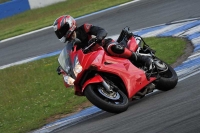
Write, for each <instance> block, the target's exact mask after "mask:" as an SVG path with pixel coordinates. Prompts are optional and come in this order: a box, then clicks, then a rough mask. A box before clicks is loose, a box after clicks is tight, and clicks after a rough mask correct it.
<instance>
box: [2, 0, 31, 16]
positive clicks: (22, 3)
mask: <svg viewBox="0 0 200 133" xmlns="http://www.w3.org/2000/svg"><path fill="white" fill-rule="evenodd" d="M27 10H30V6H29V2H28V0H12V1H9V2H5V3H2V4H0V19H3V18H7V17H10V16H13V15H16V14H19V13H21V12H24V11H27Z"/></svg>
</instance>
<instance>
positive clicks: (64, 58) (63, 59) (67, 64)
mask: <svg viewBox="0 0 200 133" xmlns="http://www.w3.org/2000/svg"><path fill="white" fill-rule="evenodd" d="M72 47H73V44H72V43H67V45H66V46H65V48H64V49H63V50H62V51H61V53H60V55H59V57H58V62H59V64H60V66H61V67H62V69H63V70H64V71H65V72H66V73H67V74H70V73H71V72H72V71H71V70H72V63H71V58H70V52H71V49H72Z"/></svg>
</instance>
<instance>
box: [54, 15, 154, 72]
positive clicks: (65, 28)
mask: <svg viewBox="0 0 200 133" xmlns="http://www.w3.org/2000/svg"><path fill="white" fill-rule="evenodd" d="M53 28H54V31H55V34H56V36H57V37H58V39H59V40H60V41H61V42H63V43H65V42H67V41H71V40H73V39H75V38H78V39H79V40H80V41H81V44H79V47H85V46H88V45H89V44H91V43H93V42H95V41H96V42H98V43H99V44H101V45H102V46H103V47H104V49H105V50H106V51H107V52H108V53H109V54H110V55H111V56H117V57H122V58H127V59H130V60H131V61H133V62H140V63H142V64H143V65H145V66H146V67H147V68H148V69H149V68H150V67H151V65H152V60H151V59H150V58H149V57H147V56H142V55H139V54H136V53H135V52H132V51H130V50H129V49H127V48H126V47H124V46H123V45H120V43H118V42H116V41H114V40H112V39H111V38H108V39H104V38H105V37H106V36H107V32H106V31H105V30H104V29H103V28H101V27H98V26H94V25H91V24H88V23H85V24H83V25H81V26H80V27H77V24H76V21H75V19H74V18H73V17H71V16H70V15H63V16H60V17H59V18H57V19H56V20H55V22H54V23H53ZM92 35H94V36H96V37H95V38H92Z"/></svg>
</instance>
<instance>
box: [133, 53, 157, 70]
mask: <svg viewBox="0 0 200 133" xmlns="http://www.w3.org/2000/svg"><path fill="white" fill-rule="evenodd" d="M130 59H131V61H133V62H139V63H141V64H142V65H144V66H145V67H147V69H148V70H151V69H152V62H153V61H152V59H151V58H150V57H148V56H144V55H140V54H136V53H135V52H132V55H131V57H130Z"/></svg>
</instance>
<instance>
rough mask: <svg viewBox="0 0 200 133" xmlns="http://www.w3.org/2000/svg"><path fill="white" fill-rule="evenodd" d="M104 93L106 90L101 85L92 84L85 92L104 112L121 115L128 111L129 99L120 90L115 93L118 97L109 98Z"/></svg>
mask: <svg viewBox="0 0 200 133" xmlns="http://www.w3.org/2000/svg"><path fill="white" fill-rule="evenodd" d="M100 91H102V92H100ZM103 92H104V88H103V86H102V85H101V84H90V85H88V86H87V87H86V88H85V90H84V94H85V96H86V97H87V99H88V100H89V101H90V102H91V103H92V104H94V105H95V106H97V107H98V108H100V109H102V110H105V111H107V112H111V113H121V112H124V111H126V110H127V109H128V104H129V101H128V98H127V96H126V95H125V94H124V93H123V92H122V91H121V90H120V89H118V90H117V91H114V92H115V93H116V97H110V98H109V96H106V95H103ZM115 93H114V94H115ZM105 94H106V93H105Z"/></svg>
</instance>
